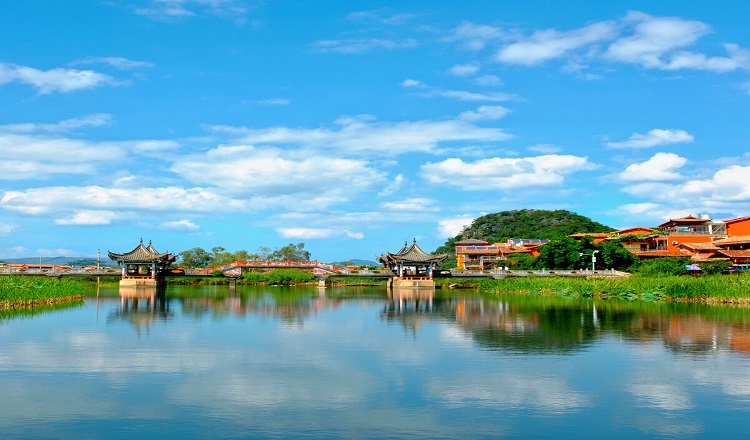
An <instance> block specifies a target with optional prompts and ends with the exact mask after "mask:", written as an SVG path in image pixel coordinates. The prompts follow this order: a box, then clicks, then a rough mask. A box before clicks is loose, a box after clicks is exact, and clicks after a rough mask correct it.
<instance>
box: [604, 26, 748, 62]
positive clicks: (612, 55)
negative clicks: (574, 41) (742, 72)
mask: <svg viewBox="0 0 750 440" xmlns="http://www.w3.org/2000/svg"><path fill="white" fill-rule="evenodd" d="M623 25H624V26H625V27H626V28H628V29H632V33H631V34H630V35H629V36H626V37H622V38H619V39H618V40H617V41H615V42H613V43H612V44H611V45H610V46H609V48H608V49H607V51H606V53H605V54H604V56H605V57H606V58H608V59H610V60H614V61H619V62H624V63H634V64H639V65H641V66H643V67H646V68H652V69H663V70H677V69H696V70H708V71H713V72H728V71H733V70H737V69H750V51H748V50H746V49H742V48H740V47H739V46H737V45H736V44H724V49H725V50H726V52H727V54H728V55H729V56H728V57H717V56H707V55H705V54H702V53H696V52H689V51H686V50H683V48H685V47H688V46H690V45H692V44H694V43H695V42H697V41H698V40H699V39H700V38H701V37H702V36H704V35H706V34H707V33H709V32H710V31H711V29H710V27H709V26H708V25H707V24H705V23H702V22H700V21H692V20H684V19H682V18H679V17H653V16H651V15H648V14H644V13H642V12H631V13H629V14H628V15H627V17H626V18H625V19H624V20H623Z"/></svg>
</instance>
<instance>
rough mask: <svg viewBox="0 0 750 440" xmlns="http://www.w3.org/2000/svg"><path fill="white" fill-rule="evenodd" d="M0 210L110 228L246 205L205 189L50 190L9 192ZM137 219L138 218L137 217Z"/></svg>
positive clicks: (74, 188) (70, 223) (65, 188)
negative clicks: (151, 216) (140, 218)
mask: <svg viewBox="0 0 750 440" xmlns="http://www.w3.org/2000/svg"><path fill="white" fill-rule="evenodd" d="M0 208H4V209H7V210H9V211H13V212H18V213H21V214H24V215H34V216H44V217H53V218H56V219H57V220H56V223H57V224H61V225H73V224H109V223H110V222H112V221H114V220H115V219H116V217H117V216H121V217H122V218H123V219H131V220H132V218H133V214H132V213H133V212H135V211H138V212H141V213H144V212H160V213H163V212H175V211H179V212H202V213H213V212H227V211H244V210H246V209H247V208H248V205H247V203H246V202H244V201H241V200H236V199H231V198H228V197H225V196H223V195H220V194H218V193H216V192H212V191H211V190H207V189H203V188H189V189H183V188H178V187H163V188H139V189H138V188H104V187H100V186H86V187H48V188H31V189H26V190H20V191H5V192H4V193H3V194H2V198H0ZM136 217H137V216H136Z"/></svg>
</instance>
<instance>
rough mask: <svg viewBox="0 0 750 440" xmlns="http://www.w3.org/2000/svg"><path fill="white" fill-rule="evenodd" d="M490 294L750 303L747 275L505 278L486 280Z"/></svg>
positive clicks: (749, 283)
mask: <svg viewBox="0 0 750 440" xmlns="http://www.w3.org/2000/svg"><path fill="white" fill-rule="evenodd" d="M479 289H480V290H483V291H488V292H494V293H526V294H546V295H560V296H572V297H597V298H622V299H628V300H634V299H644V300H669V301H680V302H701V303H736V304H739V303H747V304H750V275H744V274H743V275H731V276H729V275H707V276H700V277H691V276H642V275H638V274H635V275H633V276H630V277H628V278H593V277H592V278H584V277H580V278H534V277H528V278H520V277H519V278H505V279H500V280H492V281H490V280H487V281H485V282H484V283H482V285H480V286H479Z"/></svg>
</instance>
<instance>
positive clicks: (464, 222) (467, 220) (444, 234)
mask: <svg viewBox="0 0 750 440" xmlns="http://www.w3.org/2000/svg"><path fill="white" fill-rule="evenodd" d="M473 221H474V217H469V216H462V217H455V218H449V219H444V220H440V221H439V222H438V230H437V233H438V238H451V237H455V236H456V235H458V234H460V233H461V232H462V231H463V230H464V228H465V227H466V226H469V225H471V223H472V222H473Z"/></svg>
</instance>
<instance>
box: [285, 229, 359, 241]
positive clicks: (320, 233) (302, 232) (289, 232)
mask: <svg viewBox="0 0 750 440" xmlns="http://www.w3.org/2000/svg"><path fill="white" fill-rule="evenodd" d="M276 231H277V232H278V233H279V235H281V236H282V237H284V238H296V239H305V240H309V239H320V238H329V239H332V238H352V239H356V240H362V239H364V238H365V235H364V234H363V233H361V232H351V231H347V230H341V229H330V228H278V229H277V230H276Z"/></svg>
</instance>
